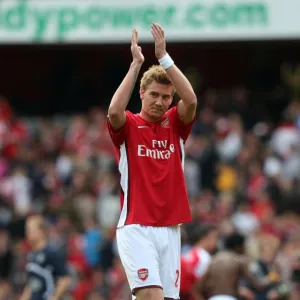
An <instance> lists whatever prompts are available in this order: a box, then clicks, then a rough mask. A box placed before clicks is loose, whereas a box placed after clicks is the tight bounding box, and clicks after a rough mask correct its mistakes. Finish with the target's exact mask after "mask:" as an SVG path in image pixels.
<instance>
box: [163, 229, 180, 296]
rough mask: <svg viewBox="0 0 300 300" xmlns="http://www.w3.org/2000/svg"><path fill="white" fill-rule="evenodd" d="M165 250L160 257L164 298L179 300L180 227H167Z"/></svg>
mask: <svg viewBox="0 0 300 300" xmlns="http://www.w3.org/2000/svg"><path fill="white" fill-rule="evenodd" d="M167 241H168V243H167V248H166V249H165V251H164V252H163V253H162V254H161V256H160V278H161V282H162V286H163V290H164V297H165V298H171V299H173V298H174V299H179V287H180V251H181V241H180V227H179V226H176V227H175V226H173V227H169V228H168V231H167Z"/></svg>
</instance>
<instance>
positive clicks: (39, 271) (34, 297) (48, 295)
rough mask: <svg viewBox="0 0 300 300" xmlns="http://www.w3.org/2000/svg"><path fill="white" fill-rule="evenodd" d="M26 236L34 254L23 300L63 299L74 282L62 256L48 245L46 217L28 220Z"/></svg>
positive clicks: (30, 258)
mask: <svg viewBox="0 0 300 300" xmlns="http://www.w3.org/2000/svg"><path fill="white" fill-rule="evenodd" d="M26 235H27V239H28V241H29V243H30V245H31V248H32V251H31V252H30V253H29V256H28V261H27V265H26V270H27V274H28V276H27V277H28V280H27V285H26V287H25V289H24V292H23V295H22V296H21V299H20V300H42V299H47V300H59V299H62V298H61V297H62V296H63V295H64V294H65V293H66V292H67V290H68V288H69V285H70V281H71V278H70V276H69V274H68V271H67V268H66V263H65V261H64V259H63V258H62V256H61V255H60V253H57V251H55V250H53V249H51V248H50V247H48V245H47V243H48V241H47V224H46V222H45V220H44V218H43V217H42V216H40V215H37V216H31V217H29V218H28V219H27V222H26Z"/></svg>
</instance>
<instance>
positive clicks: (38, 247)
mask: <svg viewBox="0 0 300 300" xmlns="http://www.w3.org/2000/svg"><path fill="white" fill-rule="evenodd" d="M46 245H47V241H46V239H43V240H40V241H38V242H37V243H35V244H34V245H32V249H33V250H42V249H44V248H46Z"/></svg>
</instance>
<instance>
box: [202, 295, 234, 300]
mask: <svg viewBox="0 0 300 300" xmlns="http://www.w3.org/2000/svg"><path fill="white" fill-rule="evenodd" d="M208 300H237V299H236V298H234V297H232V296H226V295H218V296H213V297H210V298H209V299H208Z"/></svg>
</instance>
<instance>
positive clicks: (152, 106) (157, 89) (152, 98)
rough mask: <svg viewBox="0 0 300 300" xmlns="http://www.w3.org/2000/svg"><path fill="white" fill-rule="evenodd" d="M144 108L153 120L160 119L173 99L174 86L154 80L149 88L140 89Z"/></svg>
mask: <svg viewBox="0 0 300 300" xmlns="http://www.w3.org/2000/svg"><path fill="white" fill-rule="evenodd" d="M140 96H141V99H142V110H143V111H144V112H145V113H146V114H147V115H148V116H149V117H150V118H151V119H152V120H153V121H156V120H159V119H160V118H161V117H162V116H163V115H164V114H165V113H166V112H167V110H168V109H169V106H170V105H171V103H172V101H173V86H172V85H171V84H170V85H165V84H159V83H157V82H155V81H153V82H152V83H151V84H149V86H148V87H147V89H145V90H144V89H141V90H140Z"/></svg>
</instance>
